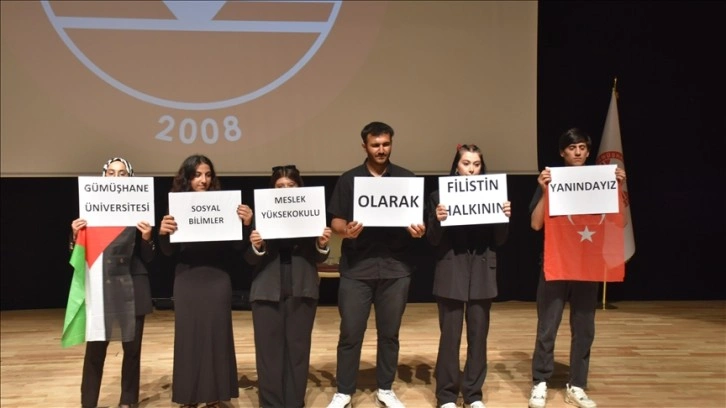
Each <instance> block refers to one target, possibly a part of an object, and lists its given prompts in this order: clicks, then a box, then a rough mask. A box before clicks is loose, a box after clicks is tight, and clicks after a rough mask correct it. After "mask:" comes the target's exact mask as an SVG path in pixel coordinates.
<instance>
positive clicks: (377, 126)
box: [360, 122, 393, 143]
mask: <svg viewBox="0 0 726 408" xmlns="http://www.w3.org/2000/svg"><path fill="white" fill-rule="evenodd" d="M368 135H372V136H380V135H389V136H391V139H393V128H392V127H390V126H389V125H387V124H385V123H383V122H371V123H369V124H367V125H365V126H364V127H363V130H361V132H360V137H361V139H363V143H365V142H366V141H367V138H368Z"/></svg>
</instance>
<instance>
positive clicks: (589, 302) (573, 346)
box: [529, 128, 625, 408]
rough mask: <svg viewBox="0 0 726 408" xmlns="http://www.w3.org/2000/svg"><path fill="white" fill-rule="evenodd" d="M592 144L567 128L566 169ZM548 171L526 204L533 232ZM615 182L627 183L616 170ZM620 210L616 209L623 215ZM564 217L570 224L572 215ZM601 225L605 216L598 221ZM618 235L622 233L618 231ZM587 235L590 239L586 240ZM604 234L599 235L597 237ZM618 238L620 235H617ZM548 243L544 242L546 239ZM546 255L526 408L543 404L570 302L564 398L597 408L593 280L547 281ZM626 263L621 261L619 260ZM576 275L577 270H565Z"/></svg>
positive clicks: (542, 220) (542, 214)
mask: <svg viewBox="0 0 726 408" xmlns="http://www.w3.org/2000/svg"><path fill="white" fill-rule="evenodd" d="M591 147H592V140H591V139H590V136H589V135H588V134H587V133H585V132H583V131H582V130H580V129H577V128H573V129H569V130H567V131H566V132H565V133H563V134H562V135H561V136H560V139H559V150H560V156H561V157H562V159H563V161H564V164H565V166H583V165H585V162H586V160H587V158H588V157H589V155H590V150H591ZM551 173H552V172H551V169H550V168H549V167H545V169H544V170H542V172H541V173H540V174H539V177H537V183H538V184H539V186H538V187H537V190H536V191H535V194H534V197H533V198H532V202H531V204H530V213H531V226H532V229H534V230H535V231H539V230H541V229H542V228H543V227H544V226H545V224H546V223H547V222H548V220H547V219H546V218H549V219H553V218H558V217H553V216H550V215H549V213H548V211H547V208H548V203H547V202H546V200H547V198H546V192H547V189H548V186H549V185H550V182H551V181H552V174H551ZM615 179H616V180H617V182H618V183H619V184H622V183H623V182H624V181H625V170H623V169H621V168H616V169H615ZM622 211H623V207H622V206H621V207H620V215H622ZM559 217H567V219H568V220H569V222H572V219H573V218H574V216H567V215H563V216H559ZM596 218H597V219H599V220H600V223H602V221H603V220H604V219H605V214H603V215H602V218H601V217H600V216H597V217H596ZM621 233H622V231H621ZM588 235H589V236H588ZM592 235H593V233H592V232H589V230H588V229H587V228H585V230H584V231H582V232H580V235H578V236H577V240H578V241H580V242H583V243H585V244H587V243H588V242H587V241H592V238H593V237H592ZM600 235H602V233H600ZM621 236H622V235H621ZM545 240H546V241H547V238H545ZM546 245H554V249H557V247H558V246H563V245H564V243H563V242H561V241H557V240H555V241H552V240H550V242H549V243H546ZM621 249H622V248H621ZM565 251H566V255H565V256H566V257H569V258H573V259H575V258H576V259H583V260H584V259H586V258H584V257H582V256H581V254H579V253H577V252H576V251H575V250H571V249H565ZM547 256H548V255H547V253H545V254H544V256H543V261H542V271H541V273H540V279H539V285H538V287H537V339H536V341H535V347H534V354H533V356H532V382H533V387H532V391H531V394H530V398H529V407H530V408H544V407H545V405H546V404H547V381H548V380H549V379H550V378H551V377H552V373H553V372H554V365H555V359H554V349H555V337H556V336H557V330H558V328H559V326H560V322H561V320H562V313H563V310H564V306H565V303H566V302H569V304H570V332H571V334H572V340H571V343H570V373H569V380H568V383H567V387H566V391H565V400H566V401H567V402H568V403H570V404H573V405H576V406H578V407H581V408H595V407H596V406H597V404H596V403H595V402H594V401H593V400H591V399H590V398H589V397H588V396H587V394H586V393H585V388H586V386H587V375H588V370H589V366H590V349H591V346H592V342H593V340H594V338H595V309H596V307H597V292H598V282H597V281H584V280H548V279H547V277H546V273H545V264H546V262H547V260H546V259H545V258H546V257H547ZM622 261H623V262H624V259H623V260H622ZM567 272H569V273H570V274H576V273H577V272H578V271H567Z"/></svg>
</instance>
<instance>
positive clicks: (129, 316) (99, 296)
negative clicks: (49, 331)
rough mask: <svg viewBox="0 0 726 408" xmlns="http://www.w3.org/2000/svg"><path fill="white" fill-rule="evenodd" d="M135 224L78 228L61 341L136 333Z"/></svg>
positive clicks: (125, 338)
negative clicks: (133, 276)
mask: <svg viewBox="0 0 726 408" xmlns="http://www.w3.org/2000/svg"><path fill="white" fill-rule="evenodd" d="M135 240H136V228H134V227H88V228H84V229H82V230H81V231H79V232H78V237H77V239H76V244H75V246H74V248H73V253H72V254H71V260H70V264H71V266H73V279H72V281H71V288H70V293H69V294H68V306H67V307H66V316H65V322H64V323H63V335H62V337H61V345H62V346H63V347H69V346H74V345H77V344H81V343H83V342H84V341H107V340H121V341H130V340H132V339H133V337H134V329H135V327H134V325H135V308H134V290H133V280H132V278H131V270H130V266H131V257H132V256H133V253H134V243H135Z"/></svg>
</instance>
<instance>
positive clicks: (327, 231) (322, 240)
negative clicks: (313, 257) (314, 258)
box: [318, 227, 333, 249]
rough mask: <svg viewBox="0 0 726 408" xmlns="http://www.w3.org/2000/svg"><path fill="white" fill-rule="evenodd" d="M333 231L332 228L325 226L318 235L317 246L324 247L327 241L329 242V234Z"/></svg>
mask: <svg viewBox="0 0 726 408" xmlns="http://www.w3.org/2000/svg"><path fill="white" fill-rule="evenodd" d="M332 233H333V230H331V229H330V228H329V227H325V229H324V230H323V235H321V236H319V237H318V248H320V249H324V248H325V247H327V246H328V242H330V234H332Z"/></svg>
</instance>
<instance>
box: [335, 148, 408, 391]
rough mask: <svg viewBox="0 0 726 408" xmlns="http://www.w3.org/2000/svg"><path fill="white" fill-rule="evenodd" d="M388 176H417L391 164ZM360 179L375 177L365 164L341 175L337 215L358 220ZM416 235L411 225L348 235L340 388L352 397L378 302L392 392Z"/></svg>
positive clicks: (385, 377)
mask: <svg viewBox="0 0 726 408" xmlns="http://www.w3.org/2000/svg"><path fill="white" fill-rule="evenodd" d="M383 176H384V177H414V174H413V173H412V172H410V171H409V170H406V169H404V168H402V167H399V166H396V165H394V164H392V163H388V168H387V169H386V172H385V173H384V174H383ZM355 177H373V176H372V175H371V174H370V172H369V171H368V168H367V167H366V165H365V162H364V163H363V164H362V165H360V166H358V167H355V168H353V169H351V170H349V171H347V172H345V173H343V174H342V175H341V176H340V178H339V179H338V182H337V184H336V185H335V189H334V190H333V194H332V196H331V199H330V204H329V205H328V212H329V213H330V214H331V215H332V216H333V217H334V218H341V219H344V220H346V222H350V221H353V182H354V178H355ZM410 244H411V235H410V234H409V233H408V231H407V230H406V229H405V228H390V227H389V228H380V227H365V226H364V228H363V231H362V232H361V234H360V235H359V236H358V237H357V238H356V239H347V238H346V239H343V243H342V246H341V252H342V254H341V255H342V256H341V259H340V275H341V277H340V285H339V288H338V310H339V312H340V317H341V321H340V338H339V340H338V362H337V382H338V392H339V393H342V394H348V395H352V394H353V393H354V392H355V388H356V377H357V375H358V368H359V366H360V354H361V347H362V345H363V336H364V334H365V330H366V325H367V322H368V316H369V314H370V310H371V304H374V305H375V314H376V329H377V334H378V349H377V360H376V381H377V384H378V388H380V389H385V390H390V389H391V386H392V384H393V379H394V377H395V375H396V369H397V366H398V350H399V341H398V333H399V330H400V328H401V319H402V317H403V312H404V310H405V308H406V301H407V299H408V288H409V285H410V281H411V278H410V273H411V266H410V264H411V262H410V261H411V260H410V253H409V246H410Z"/></svg>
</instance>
